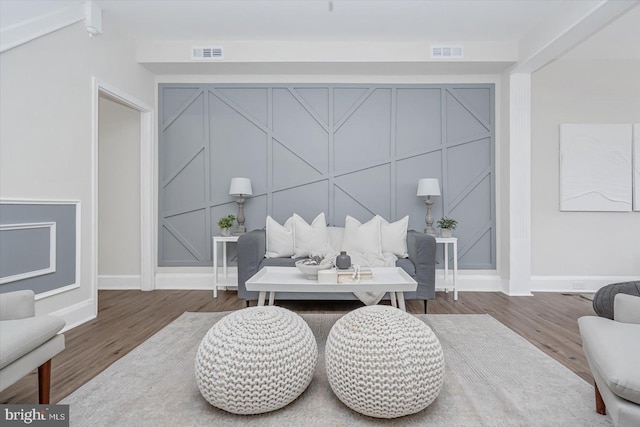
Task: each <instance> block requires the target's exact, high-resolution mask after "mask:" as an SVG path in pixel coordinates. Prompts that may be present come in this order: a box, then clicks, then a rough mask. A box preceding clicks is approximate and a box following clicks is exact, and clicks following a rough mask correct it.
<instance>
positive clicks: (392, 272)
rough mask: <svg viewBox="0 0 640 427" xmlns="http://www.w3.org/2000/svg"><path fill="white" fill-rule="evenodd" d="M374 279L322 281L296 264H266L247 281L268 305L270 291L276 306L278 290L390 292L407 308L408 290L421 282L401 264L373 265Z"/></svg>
mask: <svg viewBox="0 0 640 427" xmlns="http://www.w3.org/2000/svg"><path fill="white" fill-rule="evenodd" d="M371 272H372V274H373V278H372V279H366V280H364V279H363V280H361V281H360V283H318V281H317V280H310V279H307V278H306V277H305V275H304V274H302V272H301V271H300V270H298V269H297V268H295V267H264V268H262V269H261V270H260V271H258V272H257V273H256V274H255V275H253V276H252V277H251V278H250V279H249V280H247V282H246V284H245V286H246V288H247V290H248V291H257V292H259V293H260V294H259V296H258V305H264V304H265V300H266V294H267V292H269V305H273V302H274V299H275V293H276V292H389V295H390V297H391V304H392V305H393V306H394V307H398V308H400V309H401V310H404V311H406V307H405V303H404V292H411V291H415V290H416V288H417V286H418V284H417V282H416V281H415V280H414V279H413V278H412V277H411V276H409V274H408V273H407V272H406V271H404V270H403V269H402V268H400V267H372V268H371Z"/></svg>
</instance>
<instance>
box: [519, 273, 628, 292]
mask: <svg viewBox="0 0 640 427" xmlns="http://www.w3.org/2000/svg"><path fill="white" fill-rule="evenodd" d="M632 280H638V277H632V276H531V291H532V292H569V293H580V292H596V291H597V290H598V289H600V288H601V287H603V286H604V285H608V284H610V283H619V282H629V281H632Z"/></svg>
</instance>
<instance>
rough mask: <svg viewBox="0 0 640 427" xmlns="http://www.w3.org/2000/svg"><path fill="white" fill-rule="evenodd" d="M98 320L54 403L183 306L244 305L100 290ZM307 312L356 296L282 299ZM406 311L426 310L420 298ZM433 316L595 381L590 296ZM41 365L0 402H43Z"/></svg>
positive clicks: (490, 304) (445, 303) (500, 300)
mask: <svg viewBox="0 0 640 427" xmlns="http://www.w3.org/2000/svg"><path fill="white" fill-rule="evenodd" d="M98 301H99V303H98V317H97V318H96V319H94V320H92V321H90V322H87V323H85V324H83V325H80V326H78V327H76V328H74V329H72V330H70V331H68V332H66V333H65V340H66V349H65V350H64V351H63V352H62V353H60V354H59V355H58V356H56V357H55V358H54V359H53V366H52V378H51V384H52V386H51V403H56V402H58V401H60V400H61V399H63V398H64V397H66V396H67V395H69V394H70V393H72V392H73V391H74V390H76V389H78V388H79V387H80V386H82V385H83V384H85V383H86V382H88V381H89V380H91V379H92V378H93V377H95V376H96V375H98V374H99V373H100V372H102V371H103V370H104V369H106V368H107V367H108V366H109V365H111V364H112V363H113V362H115V361H116V360H118V359H120V358H121V357H122V356H124V355H125V354H127V353H128V352H129V351H131V350H132V349H134V348H135V347H137V346H138V345H140V344H141V343H143V342H144V341H145V340H147V339H148V338H149V337H151V336H152V335H153V334H155V333H156V332H158V331H159V330H160V329H162V328H164V327H165V326H166V325H168V324H169V323H171V322H172V321H173V320H175V319H176V318H177V317H178V316H180V315H181V314H182V313H183V312H185V311H192V312H197V311H203V312H214V311H230V310H238V309H241V308H244V307H245V302H244V300H240V299H238V298H237V296H236V293H235V292H234V291H221V292H219V293H218V298H217V299H214V298H213V297H212V293H211V292H210V291H164V290H156V291H151V292H142V291H99V294H98ZM278 305H281V306H283V307H286V308H289V309H291V310H294V311H296V312H304V313H346V312H348V311H350V310H353V309H355V308H358V307H361V306H362V305H361V304H360V303H359V302H357V301H289V302H287V301H278ZM407 311H409V312H412V313H423V312H424V306H423V305H422V303H421V302H418V301H407ZM428 313H429V314H478V313H488V314H490V315H491V316H493V317H494V318H495V319H497V320H498V321H500V322H502V323H503V324H504V325H506V326H507V327H509V328H510V329H512V330H513V331H514V332H516V333H518V334H520V335H521V336H523V337H524V338H526V339H527V340H529V341H530V342H531V343H533V344H534V345H535V346H536V347H538V348H539V349H540V350H542V351H543V352H545V353H546V354H548V355H549V356H551V357H553V358H554V359H556V360H557V361H559V362H560V363H562V364H563V365H564V366H566V367H567V368H569V369H570V370H572V371H573V372H575V373H576V374H577V375H579V376H580V377H582V378H583V379H584V380H585V381H588V382H590V383H592V381H593V378H592V376H591V372H590V371H589V366H588V365H587V362H586V359H585V357H584V354H583V352H582V347H581V344H580V343H581V340H580V334H579V332H578V324H577V319H578V318H579V317H581V316H587V315H594V312H593V309H592V306H591V301H589V300H587V299H585V298H583V297H581V296H580V295H577V294H558V293H536V294H535V295H534V296H529V297H509V296H506V295H504V294H502V293H493V292H461V293H460V294H459V298H458V301H453V294H452V293H443V292H437V295H436V299H435V300H432V301H429V304H428ZM37 377H38V375H37V370H34V372H33V373H32V374H30V375H28V376H26V377H25V378H23V379H22V380H20V381H19V382H17V383H16V384H14V385H12V386H10V387H9V388H7V389H6V390H4V391H3V392H1V393H0V403H37V402H38V380H37Z"/></svg>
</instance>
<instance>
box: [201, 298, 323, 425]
mask: <svg viewBox="0 0 640 427" xmlns="http://www.w3.org/2000/svg"><path fill="white" fill-rule="evenodd" d="M317 360H318V346H317V344H316V340H315V337H314V335H313V332H311V328H309V325H307V323H306V322H305V321H304V320H303V319H302V318H301V317H300V316H298V315H297V314H295V313H293V312H292V311H289V310H286V309H284V308H280V307H275V306H267V307H251V308H246V309H243V310H239V311H236V312H233V313H231V314H229V315H227V316H225V317H224V318H222V319H221V320H220V321H218V322H217V323H216V324H215V325H214V326H213V327H212V328H211V329H210V330H209V332H208V333H207V335H206V336H205V337H204V338H203V340H202V342H201V343H200V347H199V348H198V354H197V356H196V382H197V383H198V388H199V389H200V393H202V396H203V397H204V398H205V399H206V400H207V401H208V402H209V403H211V404H212V405H213V406H215V407H217V408H220V409H224V410H225V411H228V412H232V413H234V414H260V413H263V412H269V411H274V410H276V409H280V408H282V407H284V406H286V405H288V404H289V403H291V402H292V401H294V400H295V399H296V398H297V397H298V396H300V395H301V394H302V392H303V391H305V390H306V388H307V386H308V385H309V383H310V382H311V378H312V377H313V372H314V370H315V367H316V362H317Z"/></svg>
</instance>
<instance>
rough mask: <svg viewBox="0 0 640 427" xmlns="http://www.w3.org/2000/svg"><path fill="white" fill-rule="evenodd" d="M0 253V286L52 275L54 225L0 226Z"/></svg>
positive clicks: (53, 267) (53, 263) (43, 223)
mask: <svg viewBox="0 0 640 427" xmlns="http://www.w3.org/2000/svg"><path fill="white" fill-rule="evenodd" d="M47 241H48V243H49V244H48V247H47V244H46V242H47ZM34 243H36V244H34ZM38 243H44V244H38ZM0 254H2V255H1V256H0V285H3V284H5V283H11V282H17V281H18V280H24V279H28V278H30V277H38V276H44V275H45V274H49V273H54V272H55V271H56V223H55V222H38V223H30V224H0Z"/></svg>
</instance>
